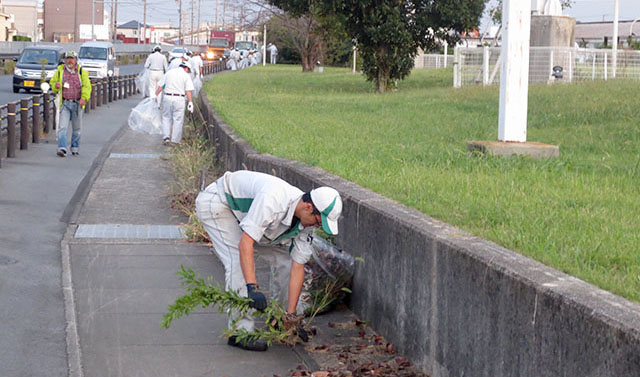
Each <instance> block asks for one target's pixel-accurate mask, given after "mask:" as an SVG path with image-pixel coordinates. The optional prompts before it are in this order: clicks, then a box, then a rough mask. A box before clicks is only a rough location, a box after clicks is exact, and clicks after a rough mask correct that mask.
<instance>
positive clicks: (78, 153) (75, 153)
mask: <svg viewBox="0 0 640 377" xmlns="http://www.w3.org/2000/svg"><path fill="white" fill-rule="evenodd" d="M71 155H72V156H79V155H80V152H71Z"/></svg>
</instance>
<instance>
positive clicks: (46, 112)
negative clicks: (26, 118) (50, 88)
mask: <svg viewBox="0 0 640 377" xmlns="http://www.w3.org/2000/svg"><path fill="white" fill-rule="evenodd" d="M50 97H51V95H50V94H49V93H45V94H43V95H42V122H43V123H44V133H45V134H47V135H48V134H49V132H51V98H50Z"/></svg>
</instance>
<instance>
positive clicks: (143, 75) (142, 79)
mask: <svg viewBox="0 0 640 377" xmlns="http://www.w3.org/2000/svg"><path fill="white" fill-rule="evenodd" d="M136 87H137V88H138V90H140V93H142V96H143V97H148V96H149V70H148V69H146V68H143V69H142V72H140V73H139V74H138V76H136Z"/></svg>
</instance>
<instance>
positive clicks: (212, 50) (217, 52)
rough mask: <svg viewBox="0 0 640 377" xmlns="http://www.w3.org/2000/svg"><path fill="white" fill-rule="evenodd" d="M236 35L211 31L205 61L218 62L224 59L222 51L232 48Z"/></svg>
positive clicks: (231, 32)
mask: <svg viewBox="0 0 640 377" xmlns="http://www.w3.org/2000/svg"><path fill="white" fill-rule="evenodd" d="M235 39H236V33H235V32H233V31H221V30H212V31H211V38H209V46H208V48H207V53H206V54H205V57H206V59H207V60H218V59H221V58H223V57H224V51H225V50H228V49H230V48H232V47H233V43H234V42H235Z"/></svg>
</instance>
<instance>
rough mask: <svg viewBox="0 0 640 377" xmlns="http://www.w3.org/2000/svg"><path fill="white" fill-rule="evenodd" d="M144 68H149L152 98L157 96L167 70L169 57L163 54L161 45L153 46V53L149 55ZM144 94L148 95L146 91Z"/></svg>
mask: <svg viewBox="0 0 640 377" xmlns="http://www.w3.org/2000/svg"><path fill="white" fill-rule="evenodd" d="M144 68H146V69H147V70H149V73H148V76H149V97H151V98H152V99H153V98H156V89H157V88H158V82H160V80H162V76H164V73H165V72H167V58H166V57H165V56H164V55H162V48H161V47H160V46H155V47H154V48H153V53H152V54H151V55H149V56H148V57H147V60H146V61H145V63H144ZM144 96H145V97H146V93H145V94H144Z"/></svg>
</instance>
